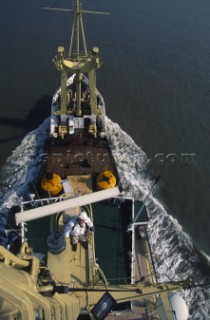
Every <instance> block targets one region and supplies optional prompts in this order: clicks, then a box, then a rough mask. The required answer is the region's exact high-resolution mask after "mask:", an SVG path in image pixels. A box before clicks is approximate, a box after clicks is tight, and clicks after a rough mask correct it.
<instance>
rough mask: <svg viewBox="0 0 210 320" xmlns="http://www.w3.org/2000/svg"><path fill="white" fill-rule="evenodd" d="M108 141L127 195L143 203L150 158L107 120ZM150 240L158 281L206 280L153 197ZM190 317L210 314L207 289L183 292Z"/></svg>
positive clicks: (175, 225) (185, 241)
mask: <svg viewBox="0 0 210 320" xmlns="http://www.w3.org/2000/svg"><path fill="white" fill-rule="evenodd" d="M106 126H107V131H108V139H109V142H110V144H111V148H112V152H113V156H114V159H115V161H116V164H117V168H118V170H119V175H120V177H121V182H122V185H123V187H124V189H125V193H128V194H129V195H132V196H133V197H134V198H135V199H138V200H144V199H145V197H146V195H147V194H148V193H149V191H150V189H151V187H152V185H153V184H154V181H152V180H151V177H150V175H149V173H148V171H147V170H146V168H147V156H146V154H145V153H144V152H143V151H142V150H141V148H140V147H138V146H137V145H136V144H135V142H134V141H133V140H132V138H131V137H130V136H128V135H127V134H126V133H125V132H124V131H123V130H122V129H121V128H120V127H119V126H118V125H117V124H115V123H113V122H111V121H110V120H109V119H106ZM147 211H148V215H149V219H150V221H149V225H148V229H149V237H150V243H151V248H152V253H153V258H154V262H155V266H156V270H157V273H158V278H159V281H160V282H161V281H169V280H182V279H187V278H189V277H192V279H194V281H195V282H196V283H200V282H204V281H205V280H207V277H205V275H203V274H202V271H201V269H200V264H201V259H200V255H198V254H197V252H196V251H195V247H194V245H193V242H192V240H191V239H190V237H189V236H188V235H187V234H186V233H184V232H183V230H182V227H181V226H180V224H179V223H178V221H177V220H176V219H174V218H173V217H172V216H171V215H169V214H168V213H167V212H166V210H165V209H164V206H163V205H162V204H161V203H160V202H159V201H158V200H157V199H155V198H154V197H153V195H151V196H150V197H149V199H148V200H147ZM182 295H183V296H184V299H185V300H186V302H187V304H188V307H189V312H190V318H189V319H193V320H195V319H197V320H202V319H203V320H206V319H208V318H209V314H210V302H209V294H208V289H207V288H195V289H191V290H186V291H184V292H183V293H182Z"/></svg>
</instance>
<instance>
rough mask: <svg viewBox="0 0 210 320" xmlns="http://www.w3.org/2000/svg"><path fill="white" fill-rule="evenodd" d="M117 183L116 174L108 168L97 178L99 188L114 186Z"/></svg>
mask: <svg viewBox="0 0 210 320" xmlns="http://www.w3.org/2000/svg"><path fill="white" fill-rule="evenodd" d="M116 183H117V179H116V177H115V175H114V174H113V173H112V171H111V170H107V169H106V170H104V171H103V172H101V173H100V174H99V175H98V177H97V179H96V184H97V188H98V189H99V190H105V189H110V188H114V187H115V186H116Z"/></svg>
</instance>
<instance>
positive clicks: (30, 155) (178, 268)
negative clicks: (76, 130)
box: [0, 118, 210, 320]
mask: <svg viewBox="0 0 210 320" xmlns="http://www.w3.org/2000/svg"><path fill="white" fill-rule="evenodd" d="M106 127H107V132H108V133H107V138H108V140H109V142H110V145H111V148H112V152H113V156H114V158H115V161H116V164H117V167H118V171H119V174H120V177H121V185H122V186H123V189H124V193H126V194H128V195H132V196H134V197H135V198H136V199H138V200H143V199H145V197H146V195H147V194H148V192H149V191H150V189H151V187H152V185H153V183H154V181H152V179H151V177H150V175H149V173H148V171H147V156H146V154H145V153H144V152H143V151H142V150H141V148H140V147H138V146H137V145H136V144H135V143H134V141H133V140H132V138H131V137H130V136H129V135H127V134H126V133H125V132H124V131H123V130H122V129H121V128H120V127H119V126H118V125H117V124H115V123H113V122H112V121H111V120H109V119H108V118H107V119H106ZM48 128H49V119H48V120H46V121H45V122H44V123H43V124H42V125H41V126H40V127H39V128H38V129H36V130H34V131H33V132H31V133H29V134H28V135H26V137H25V138H24V139H23V141H22V143H21V145H20V146H19V147H18V148H17V149H16V150H15V151H14V152H13V153H12V155H11V156H10V157H9V158H8V160H7V162H6V164H5V166H4V167H3V169H2V171H1V174H0V183H1V190H0V199H1V202H0V205H1V206H0V210H1V215H0V224H1V223H2V222H3V220H5V219H6V214H7V212H8V208H10V207H12V206H13V205H16V204H18V203H20V198H21V197H23V196H24V199H26V198H27V196H29V193H30V192H33V185H32V180H34V179H35V180H36V178H38V176H39V170H40V166H41V158H40V156H41V154H42V153H43V147H44V141H45V138H46V137H48V135H49V132H48ZM147 209H148V214H149V218H150V222H149V236H150V242H151V248H152V253H153V258H154V261H155V265H156V270H157V273H158V275H159V280H160V281H168V280H169V279H172V280H180V279H186V278H187V277H189V276H192V277H193V278H194V279H195V280H196V282H203V281H205V280H206V278H205V276H204V275H203V274H202V272H201V270H200V263H201V261H200V257H199V255H198V254H197V252H196V251H195V248H194V245H193V242H192V241H191V239H190V238H189V237H188V236H187V235H186V233H184V232H183V230H182V227H181V226H180V225H179V223H178V222H177V220H176V219H174V218H173V217H172V216H171V215H169V214H168V213H167V212H166V211H165V209H164V206H163V205H161V203H160V202H159V201H158V200H157V199H155V198H154V197H153V196H152V195H151V196H150V197H149V199H148V200H147ZM183 295H184V298H185V300H186V301H187V303H188V307H189V311H190V318H189V319H193V320H196V319H198V320H202V319H204V320H206V319H208V318H209V314H210V304H209V299H208V298H209V295H208V291H207V289H206V288H200V289H199V288H196V289H192V290H191V291H189V290H188V291H185V292H183Z"/></svg>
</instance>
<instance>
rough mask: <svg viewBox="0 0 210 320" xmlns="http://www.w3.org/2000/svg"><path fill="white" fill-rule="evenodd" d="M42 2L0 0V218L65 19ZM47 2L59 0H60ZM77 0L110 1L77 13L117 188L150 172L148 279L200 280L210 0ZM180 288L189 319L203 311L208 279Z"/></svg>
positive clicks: (45, 94)
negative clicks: (94, 52)
mask: <svg viewBox="0 0 210 320" xmlns="http://www.w3.org/2000/svg"><path fill="white" fill-rule="evenodd" d="M53 4H54V3H52V1H50V0H46V1H44V2H43V1H41V0H37V1H35V2H34V1H32V0H31V1H28V0H27V1H26V0H23V1H21V2H19V1H16V2H14V1H12V0H7V1H6V0H2V1H1V2H0V21H1V22H0V25H1V28H0V41H1V48H2V50H1V53H0V57H1V59H0V93H1V111H0V112H1V114H0V124H1V126H0V142H1V153H0V163H1V166H3V165H4V164H5V162H6V164H5V166H4V167H3V169H2V172H1V213H2V214H1V219H4V216H5V215H6V212H7V208H8V207H9V206H11V205H12V204H15V203H17V202H18V201H20V198H21V197H23V196H26V195H27V192H28V191H27V190H28V188H29V189H30V191H31V190H33V184H32V182H33V179H34V177H36V175H38V171H39V168H40V157H39V155H40V154H41V153H42V151H43V141H44V139H45V136H46V135H47V134H48V123H49V122H48V121H49V120H46V122H45V123H44V124H42V125H41V126H40V128H39V129H36V130H35V131H31V130H33V129H35V128H36V127H38V126H39V125H40V124H41V123H42V122H43V121H44V119H47V118H48V116H49V112H50V108H49V106H50V95H52V93H53V92H54V91H55V90H56V89H57V87H58V86H59V75H58V74H57V72H56V70H55V68H54V66H53V64H52V63H51V61H52V58H53V55H54V54H56V50H57V49H56V48H57V46H58V45H65V46H66V47H68V38H69V36H70V28H71V23H72V19H71V17H69V14H67V13H59V12H57V13H55V12H47V11H44V10H42V6H51V5H53ZM57 6H58V7H67V6H68V7H71V3H69V1H67V0H65V1H64V0H63V1H62V0H61V1H59V2H58V3H57ZM83 7H84V8H85V9H90V10H97V11H99V10H103V11H108V12H111V16H104V17H103V16H93V15H91V16H88V15H85V17H84V25H85V27H86V29H85V30H86V36H87V42H88V46H89V47H90V48H91V46H93V45H98V46H99V47H100V53H101V56H102V59H103V60H104V64H103V65H102V70H99V72H98V75H97V77H98V88H99V90H100V91H101V92H102V94H103V96H104V98H105V102H106V107H107V114H108V117H109V119H111V120H109V119H107V128H108V129H109V130H108V132H109V139H110V143H111V144H112V150H113V153H114V156H115V159H116V162H117V165H118V169H119V171H120V174H121V176H122V183H123V184H124V187H125V189H126V192H128V193H129V194H131V195H133V196H134V197H136V198H138V199H145V197H146V195H147V194H148V192H149V190H150V189H151V187H152V186H153V184H154V181H155V179H156V176H157V175H160V180H159V183H158V185H157V186H156V188H155V189H154V192H153V195H152V196H151V197H150V198H149V199H148V201H147V202H148V203H147V207H148V208H149V214H150V219H151V220H150V225H149V229H150V238H151V239H150V240H151V243H152V249H153V252H155V253H154V254H155V261H156V267H157V270H158V274H159V279H160V281H162V280H169V279H171V280H178V279H182V278H186V277H188V276H193V278H194V280H195V282H196V283H200V282H205V281H207V280H208V277H209V263H208V256H210V249H209V248H210V246H209V223H208V220H209V218H208V216H209V211H210V203H209V180H210V170H209V134H210V129H209V128H210V126H209V123H210V111H209V103H210V96H209V88H210V63H209V62H210V61H209V60H210V59H209V56H210V32H209V29H210V19H209V17H210V4H209V2H208V1H207V0H201V1H199V2H198V1H195V0H192V1H188V0H183V1H176V2H174V1H172V0H168V1H161V0H160V1H155V0H152V1H144V0H142V1H139V0H129V1H127V0H121V1H120V0H115V1H111V0H106V1H105V0H101V1H99V0H98V1H96V0H94V1H88V2H86V1H85V3H84V5H83ZM68 28H69V29H68ZM116 123H118V124H116ZM27 132H30V133H29V134H27ZM22 139H23V141H22ZM21 141H22V143H21ZM16 147H17V149H15V148H16ZM9 155H11V156H10V158H8V156H9ZM7 158H8V160H7V161H6V159H7ZM131 181H132V183H130V182H131ZM205 257H207V258H205ZM184 295H185V297H186V299H187V301H188V304H189V307H190V313H191V319H208V318H209V314H210V309H209V290H208V288H204V287H201V288H196V289H192V290H191V291H190V290H188V291H185V292H184Z"/></svg>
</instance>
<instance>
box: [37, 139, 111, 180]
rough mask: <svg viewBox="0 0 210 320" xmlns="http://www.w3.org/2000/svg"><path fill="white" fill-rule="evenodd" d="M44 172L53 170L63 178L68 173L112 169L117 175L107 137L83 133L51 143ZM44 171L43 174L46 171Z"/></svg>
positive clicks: (87, 173)
mask: <svg viewBox="0 0 210 320" xmlns="http://www.w3.org/2000/svg"><path fill="white" fill-rule="evenodd" d="M42 161H43V170H44V172H53V173H56V174H58V175H60V177H61V178H62V179H65V178H66V177H67V176H68V175H91V176H93V177H94V175H97V174H99V173H101V172H102V171H103V170H104V169H107V168H108V169H110V170H111V171H112V172H113V173H115V174H116V175H117V171H116V167H115V163H114V159H113V157H112V154H111V150H110V148H109V145H108V142H107V140H106V139H99V140H95V139H94V138H91V137H88V138H87V137H85V138H83V135H82V133H81V134H80V135H79V134H78V135H77V136H74V137H71V139H70V137H69V140H65V141H62V143H56V142H55V143H54V144H53V143H50V146H49V147H48V153H47V154H45V155H44V157H43V159H42ZM44 172H42V174H43V173H44Z"/></svg>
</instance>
